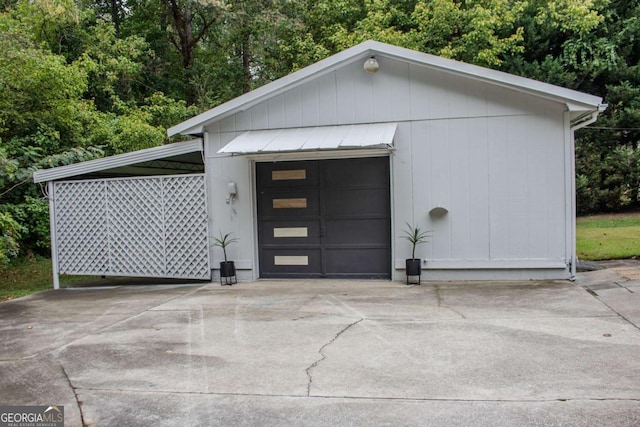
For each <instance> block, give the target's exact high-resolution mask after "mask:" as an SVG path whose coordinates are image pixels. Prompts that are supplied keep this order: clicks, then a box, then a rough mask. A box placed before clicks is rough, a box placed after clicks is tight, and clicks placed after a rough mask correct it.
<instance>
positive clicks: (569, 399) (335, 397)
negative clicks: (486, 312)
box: [77, 387, 640, 403]
mask: <svg viewBox="0 0 640 427" xmlns="http://www.w3.org/2000/svg"><path fill="white" fill-rule="evenodd" d="M77 390H79V391H81V392H82V391H88V392H99V393H122V394H154V395H155V394H159V395H167V394H169V395H194V396H228V397H240V396H244V397H267V398H287V399H323V400H363V401H364V400H369V401H399V402H468V403H552V402H640V398H631V397H627V398H624V397H562V398H550V399H462V398H460V399H455V398H433V397H430V398H429V397H425V398H420V397H374V396H341V395H331V396H328V395H322V394H317V395H313V396H304V395H299V394H272V393H233V392H227V393H224V392H204V391H169V390H128V389H122V388H118V389H108V388H98V387H81V388H78V389H77Z"/></svg>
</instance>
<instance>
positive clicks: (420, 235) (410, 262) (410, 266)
mask: <svg viewBox="0 0 640 427" xmlns="http://www.w3.org/2000/svg"><path fill="white" fill-rule="evenodd" d="M430 232H431V231H422V230H421V229H420V227H417V226H413V225H411V224H409V223H407V228H406V230H405V231H404V236H401V237H402V238H403V239H406V240H408V241H409V243H411V258H408V259H406V260H405V272H406V275H407V285H408V284H409V276H418V284H420V276H421V275H422V260H421V259H420V258H416V246H418V245H420V244H422V243H426V242H428V241H429V233H430Z"/></svg>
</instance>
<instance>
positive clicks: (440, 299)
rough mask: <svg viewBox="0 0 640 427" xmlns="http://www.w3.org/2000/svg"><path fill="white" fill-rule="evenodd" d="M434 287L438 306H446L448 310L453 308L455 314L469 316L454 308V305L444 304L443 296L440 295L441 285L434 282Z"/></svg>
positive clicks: (463, 316) (464, 317)
mask: <svg viewBox="0 0 640 427" xmlns="http://www.w3.org/2000/svg"><path fill="white" fill-rule="evenodd" d="M434 288H435V290H436V299H437V301H438V307H441V308H446V309H448V310H451V311H453V312H454V313H455V314H457V315H458V316H460V317H462V318H463V319H466V318H467V317H466V316H465V315H464V314H462V313H460V312H459V311H458V310H456V309H454V308H453V307H450V306H448V305H444V304H442V296H441V295H440V286H438V284H437V283H436V284H434Z"/></svg>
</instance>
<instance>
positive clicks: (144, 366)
mask: <svg viewBox="0 0 640 427" xmlns="http://www.w3.org/2000/svg"><path fill="white" fill-rule="evenodd" d="M639 297H640V282H638V281H634V280H630V279H629V278H627V277H624V276H622V275H620V274H618V273H616V272H615V271H613V270H604V272H603V271H598V272H592V273H586V274H583V275H581V277H580V279H579V281H578V282H577V283H571V282H565V281H558V282H526V283H524V282H523V283H497V284H496V283H470V282H467V283H423V285H422V286H405V285H404V284H402V283H396V282H384V281H329V280H291V281H260V282H256V283H240V284H237V285H235V286H233V287H220V285H218V284H216V283H213V284H197V285H187V286H180V285H165V286H117V287H102V288H78V289H63V290H59V291H48V292H43V293H40V294H37V295H33V296H31V297H27V298H22V299H19V300H15V301H10V302H6V303H2V304H0V360H1V361H0V379H1V385H0V404H2V405H28V404H33V405H36V404H37V405H53V404H57V405H64V407H65V415H66V421H67V422H66V425H67V426H80V425H89V426H94V425H95V426H177V425H182V426H213V425H225V426H229V425H245V426H272V425H273V426H294V425H312V426H337V425H340V426H342V425H354V426H355V425H357V426H360V425H376V426H379V425H389V426H403V425H406V426H410V425H433V426H469V425H474V426H534V425H535V426H541V425H544V426H552V425H558V426H560V425H562V426H567V425H570V426H574V425H589V426H591V425H592V426H603V425H607V426H638V425H640V329H639V328H638V325H640V299H639Z"/></svg>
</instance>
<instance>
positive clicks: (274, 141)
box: [218, 123, 398, 154]
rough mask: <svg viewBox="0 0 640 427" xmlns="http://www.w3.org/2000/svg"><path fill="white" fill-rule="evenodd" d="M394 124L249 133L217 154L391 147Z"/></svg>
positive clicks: (396, 125)
mask: <svg viewBox="0 0 640 427" xmlns="http://www.w3.org/2000/svg"><path fill="white" fill-rule="evenodd" d="M397 127H398V124H397V123H373V124H361V125H344V126H321V127H310V128H293V129H272V130H262V131H249V132H245V133H243V134H242V135H240V136H238V137H236V138H235V139H234V140H232V141H231V142H230V143H228V144H227V145H225V146H224V147H223V148H222V149H220V150H219V151H218V153H220V154H259V153H276V152H295V151H317V150H340V149H357V148H391V147H393V137H394V136H395V133H396V128H397Z"/></svg>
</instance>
